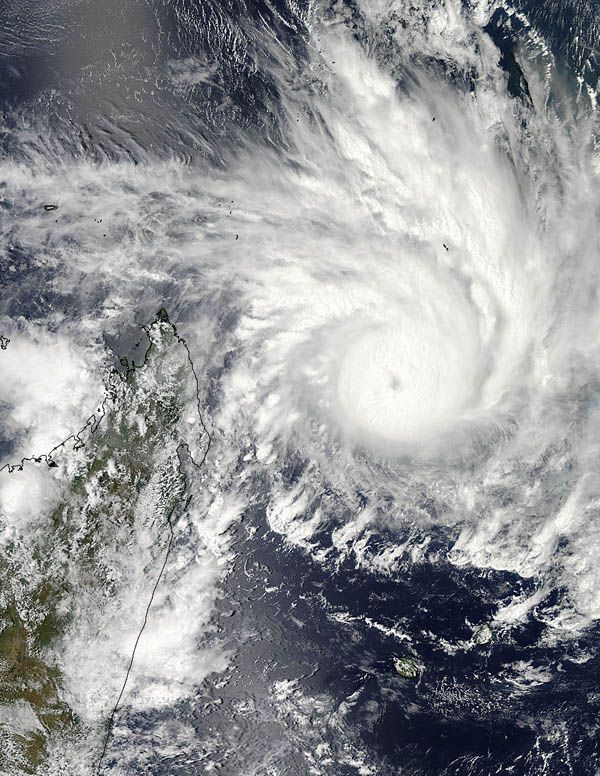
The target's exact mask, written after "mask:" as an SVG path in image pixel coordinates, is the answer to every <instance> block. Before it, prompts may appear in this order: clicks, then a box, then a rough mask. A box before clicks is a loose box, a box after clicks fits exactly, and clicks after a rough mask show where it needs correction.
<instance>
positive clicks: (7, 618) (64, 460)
mask: <svg viewBox="0 0 600 776" xmlns="http://www.w3.org/2000/svg"><path fill="white" fill-rule="evenodd" d="M145 332H146V334H147V336H148V339H149V346H148V350H147V352H146V356H145V361H144V363H143V365H142V366H140V367H130V366H127V369H126V373H125V375H124V376H123V375H120V374H118V373H117V372H116V371H115V372H114V373H113V374H112V375H111V377H110V381H109V386H108V393H107V398H106V400H105V401H104V403H103V405H102V407H101V408H100V411H99V412H97V422H94V423H90V424H88V426H86V428H85V429H84V431H83V432H82V433H81V434H80V435H79V438H75V440H73V439H71V440H69V441H67V442H66V443H65V444H64V445H63V446H62V447H61V448H59V449H58V450H57V451H56V452H54V453H53V454H52V459H48V460H47V461H46V462H45V463H41V464H34V463H24V467H27V466H36V465H37V466H40V467H44V473H45V475H46V476H48V477H50V478H51V479H54V480H55V481H56V483H57V484H58V487H59V493H60V496H59V497H58V503H56V505H55V506H54V508H53V509H51V510H49V511H50V514H40V515H39V517H37V516H36V517H35V518H34V519H32V520H31V521H30V522H28V523H27V522H26V523H24V524H23V525H19V524H17V525H15V524H14V519H13V520H12V522H11V521H10V520H9V519H8V518H7V517H6V516H2V515H0V521H1V523H0V772H2V773H36V771H37V770H38V768H39V766H40V765H41V764H43V762H44V759H45V757H46V756H47V752H48V747H49V742H50V740H51V739H52V738H53V737H54V738H56V737H60V738H61V740H66V738H65V737H72V736H77V735H79V734H80V732H81V730H82V726H84V724H85V721H84V720H82V719H80V718H78V715H77V714H76V713H75V711H74V710H73V709H72V708H70V707H69V705H68V704H67V702H66V701H65V700H64V698H65V697H66V695H67V693H66V692H65V690H66V688H67V685H68V682H69V677H68V676H65V672H64V670H63V667H62V663H61V652H62V650H63V649H64V647H65V644H67V643H68V642H70V641H71V642H72V640H73V639H74V638H81V635H77V636H76V635H74V634H81V633H84V634H85V633H87V632H89V633H90V634H91V635H92V636H93V635H94V634H97V633H99V632H100V631H101V630H102V625H103V621H104V620H103V615H104V616H106V613H107V612H110V611H111V607H112V611H114V610H115V608H116V607H117V606H118V604H119V599H120V596H121V595H122V593H123V592H124V591H125V590H126V588H127V585H128V584H131V581H132V579H133V578H134V577H135V574H137V577H135V578H136V579H139V578H140V574H142V579H144V578H147V583H148V584H147V585H146V586H145V587H144V591H147V595H148V601H149V597H150V594H151V590H152V587H153V584H154V582H155V581H156V579H157V575H158V573H159V570H160V567H161V565H162V563H163V562H164V558H165V553H166V552H167V547H168V543H169V539H170V536H171V527H170V520H171V517H172V515H173V512H174V510H175V509H176V507H177V505H179V504H181V503H182V501H183V499H184V496H185V492H186V478H185V475H184V474H183V472H182V466H181V461H180V458H179V453H180V448H181V446H182V445H183V446H186V447H187V449H188V450H189V452H190V453H191V454H192V456H194V460H195V462H196V463H199V462H200V461H199V460H198V459H199V458H202V456H203V455H204V454H205V452H206V449H207V444H208V435H207V434H206V432H205V429H204V426H203V425H202V421H201V418H200V414H199V412H198V396H197V388H198V386H197V382H196V376H195V373H194V371H193V366H192V363H191V361H190V359H189V354H188V351H187V348H186V346H185V344H184V342H183V341H182V340H181V339H180V338H179V336H178V335H177V332H176V330H175V328H174V327H173V326H172V324H171V323H170V322H169V320H168V317H167V315H166V313H165V312H164V311H161V312H160V313H159V315H158V316H157V318H156V320H155V322H154V323H153V324H152V325H150V326H148V327H145ZM65 401H67V402H68V401H69V397H65ZM48 464H49V466H48ZM0 476H2V477H19V476H20V473H19V472H18V471H16V472H12V473H8V472H6V471H5V472H3V473H2V474H0ZM138 559H139V563H137V561H138ZM132 575H133V576H132ZM82 623H86V626H85V627H84V628H82ZM141 624H142V623H141V622H140V623H139V625H140V627H141ZM86 628H87V630H86ZM84 647H85V644H83V645H82V648H84ZM92 648H93V647H92V645H91V644H90V649H92ZM98 681H99V682H101V681H102V677H101V676H99V677H98ZM71 692H74V693H76V692H77V688H76V687H75V688H71ZM114 700H115V701H116V697H115V699H114ZM74 705H75V704H74ZM107 711H108V710H107Z"/></svg>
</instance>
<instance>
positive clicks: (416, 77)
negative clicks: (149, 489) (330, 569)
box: [0, 0, 600, 684]
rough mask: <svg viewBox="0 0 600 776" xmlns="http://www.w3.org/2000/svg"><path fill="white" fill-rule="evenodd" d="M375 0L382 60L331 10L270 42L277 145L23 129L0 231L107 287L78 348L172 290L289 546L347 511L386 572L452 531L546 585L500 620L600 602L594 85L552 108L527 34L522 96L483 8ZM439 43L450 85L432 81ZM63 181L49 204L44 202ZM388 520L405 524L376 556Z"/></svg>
mask: <svg viewBox="0 0 600 776" xmlns="http://www.w3.org/2000/svg"><path fill="white" fill-rule="evenodd" d="M366 5H367V4H366ZM385 5H386V6H387V4H385ZM380 7H381V8H383V6H381V5H380V4H373V3H370V4H368V9H367V8H365V9H363V10H364V13H365V14H368V16H369V17H370V18H371V21H372V23H373V25H381V24H383V23H384V22H385V23H386V24H388V25H390V26H391V28H392V29H393V34H394V37H393V40H394V41H395V43H394V46H396V48H394V49H393V50H392V53H389V52H388V54H387V55H385V56H384V53H385V52H384V53H382V52H380V51H379V49H378V47H377V41H376V40H374V41H372V49H371V55H367V54H366V53H365V48H366V46H361V45H360V44H359V43H358V42H357V41H356V40H355V39H354V38H352V37H351V36H350V34H349V33H348V32H347V31H345V28H344V26H343V25H341V24H338V23H333V22H332V23H328V24H324V23H319V24H317V23H316V22H315V23H314V25H313V27H312V28H311V49H310V51H311V53H310V59H309V62H308V63H307V64H306V66H305V69H303V70H302V72H299V71H298V69H297V68H296V66H295V65H294V63H293V62H292V61H291V60H290V61H288V60H287V59H286V55H285V54H284V53H282V50H279V49H278V48H277V47H276V46H275V44H273V45H274V48H273V62H274V64H273V71H274V76H275V77H276V78H278V79H279V81H280V85H281V87H282V88H281V91H282V94H283V97H282V99H283V110H284V111H285V115H286V128H287V136H286V150H285V152H281V150H278V151H277V152H276V151H274V150H271V147H270V145H269V143H268V141H267V142H265V143H264V144H260V145H259V144H256V143H254V142H253V141H249V142H248V144H247V147H246V148H244V149H243V151H241V152H238V153H237V154H236V155H235V156H232V157H231V158H230V159H229V160H228V164H227V166H226V168H224V169H221V170H220V171H219V172H215V171H214V170H211V171H209V172H208V173H206V172H205V171H204V170H203V169H201V168H193V167H190V166H185V165H183V164H180V163H179V162H176V161H173V162H164V161H163V162H158V161H153V160H152V159H150V158H149V159H148V161H147V162H146V163H144V164H141V165H138V166H136V167H134V166H133V165H129V164H126V163H120V164H113V163H109V162H106V163H105V164H102V165H93V164H91V163H85V162H82V161H65V162H64V163H63V164H61V165H60V166H59V165H56V164H55V162H53V161H52V158H51V156H50V155H49V154H48V153H47V151H46V150H45V149H46V146H45V145H44V143H45V141H44V139H43V138H42V137H39V136H36V135H35V130H34V129H31V128H29V129H27V130H26V131H25V130H23V132H22V137H23V149H24V153H25V154H26V155H27V157H28V161H27V162H23V161H21V162H6V161H5V162H2V167H1V171H2V177H3V179H4V180H5V181H6V187H5V197H6V198H7V199H8V200H10V202H11V203H12V207H13V208H14V212H15V213H16V214H17V215H18V218H16V219H15V220H14V221H13V223H12V226H11V227H10V228H9V227H8V226H5V227H3V229H2V233H1V235H0V239H1V240H2V243H3V247H5V248H6V247H7V246H8V245H9V244H12V243H18V244H19V245H22V246H24V248H26V249H29V250H31V252H32V253H34V254H35V255H36V256H37V257H38V259H37V260H38V261H39V262H40V264H41V265H42V266H44V267H51V268H52V269H53V271H54V272H55V273H56V275H55V279H54V281H53V282H54V283H55V285H56V288H58V289H59V290H60V291H61V292H62V293H65V294H66V293H72V294H74V295H76V296H77V297H78V298H80V299H85V298H90V299H94V300H98V301H97V306H96V307H94V309H91V310H90V311H89V313H88V314H87V316H86V317H85V321H86V327H85V331H84V332H83V333H84V334H85V337H84V336H82V332H76V331H71V332H70V334H71V336H72V337H73V339H74V340H76V341H77V342H78V345H79V346H81V345H82V342H83V340H85V338H86V337H87V338H88V339H90V340H91V339H92V334H91V332H92V331H95V332H96V335H97V336H98V337H100V335H101V333H102V332H103V331H115V330H118V328H119V326H120V325H121V322H122V321H123V320H124V319H128V318H129V317H130V315H131V310H132V309H134V308H135V306H136V304H137V303H138V302H139V300H140V299H145V300H154V299H156V301H157V302H160V303H162V302H163V301H164V297H163V295H164V293H165V291H164V289H165V288H168V289H169V291H168V295H169V298H170V299H171V301H172V302H174V303H175V304H176V305H177V306H178V307H179V308H180V309H181V310H182V311H183V314H182V317H183V322H182V324H181V330H182V332H183V333H184V334H185V336H186V337H187V338H188V340H189V342H190V347H191V351H192V355H193V357H194V362H195V364H196V368H197V371H198V374H199V375H200V378H201V383H202V386H201V387H202V389H203V390H205V391H208V375H210V374H216V375H217V377H215V378H213V379H214V380H215V381H216V385H214V386H213V391H214V394H215V395H216V397H217V399H216V405H215V407H214V409H213V413H212V418H211V419H210V421H211V427H212V429H213V435H214V440H215V446H214V449H213V452H212V454H213V455H214V456H215V457H216V460H217V461H218V464H217V468H219V467H221V468H226V465H227V466H230V469H231V472H230V473H229V474H223V475H222V477H223V481H227V482H230V483H231V485H230V486H229V487H230V489H231V491H232V495H231V498H238V497H239V499H240V503H242V502H246V501H247V502H249V503H251V502H252V501H253V500H254V499H255V498H256V496H255V494H253V493H252V491H251V488H250V483H253V476H254V475H257V476H260V477H261V478H263V481H265V482H266V483H267V486H268V502H269V503H268V508H267V514H268V517H269V520H270V521H271V525H272V526H273V527H274V528H275V529H276V530H278V531H280V532H281V533H282V534H284V535H286V536H287V537H288V538H289V540H290V541H294V542H297V543H300V544H302V545H303V546H305V547H307V548H309V549H310V547H311V546H312V544H313V543H314V537H315V534H316V532H317V531H318V530H319V529H320V528H322V526H323V525H324V524H325V523H326V522H327V520H328V519H330V518H331V515H332V514H333V515H334V516H335V518H336V519H338V520H339V521H341V522H344V521H345V522H346V523H347V524H346V525H345V526H342V527H338V528H337V530H336V533H335V535H334V547H335V548H336V549H337V550H338V551H344V552H345V551H348V552H349V551H353V552H354V553H355V554H356V557H357V559H358V561H359V562H361V563H365V564H367V565H369V564H370V565H371V566H372V567H373V568H374V569H376V570H377V571H379V572H380V571H388V572H393V571H394V569H396V568H397V567H398V564H399V563H400V561H401V560H402V559H403V558H411V559H413V560H428V559H431V560H435V557H433V556H432V557H431V558H429V556H428V533H429V532H430V531H431V530H433V529H435V528H443V529H444V530H448V531H449V532H450V535H451V543H452V544H453V547H452V550H451V552H450V556H449V557H450V559H451V561H452V562H454V563H456V564H476V565H478V566H481V567H490V568H495V569H504V570H511V571H515V572H516V573H518V574H521V575H523V576H526V577H533V578H535V579H537V580H538V582H539V584H538V592H537V593H536V596H537V597H534V598H533V599H531V600H530V601H529V602H527V601H514V602H512V603H511V606H512V608H511V606H509V607H506V608H505V609H504V610H502V611H501V612H499V613H498V621H499V623H502V624H508V625H509V624H510V623H511V622H513V621H515V620H516V619H519V618H523V617H526V616H527V613H528V610H529V608H531V606H534V605H537V604H538V603H539V602H540V601H542V600H543V598H544V595H546V594H547V593H548V592H549V591H551V590H552V589H557V588H560V589H563V590H566V591H567V593H566V597H565V598H564V600H563V601H562V602H561V605H560V607H558V608H557V609H556V610H554V611H552V612H549V613H548V619H549V620H551V622H552V623H553V624H554V625H555V626H556V628H557V631H560V632H561V633H562V632H564V631H565V629H566V630H575V631H576V630H577V629H579V628H581V627H582V626H584V625H586V624H589V623H590V622H592V621H593V620H595V619H597V618H598V617H599V616H600V596H599V595H598V594H597V592H596V591H597V590H600V584H599V583H600V579H599V572H598V570H597V563H596V560H595V559H596V557H597V554H598V551H600V537H599V536H598V530H597V528H595V527H594V526H595V525H597V524H598V521H597V514H596V513H597V510H598V504H599V502H598V494H599V493H600V482H599V481H598V475H597V471H598V463H599V450H598V442H597V439H598V438H599V437H598V433H597V432H598V426H599V415H598V400H597V397H598V386H599V385H600V367H599V366H598V365H599V364H600V360H599V356H600V352H599V342H598V331H600V326H599V324H600V320H599V310H600V308H599V307H598V305H597V295H598V269H597V260H596V255H597V248H598V244H597V225H596V213H597V209H598V203H599V200H598V191H599V188H598V169H599V168H598V159H597V155H596V151H595V149H594V145H593V142H592V139H593V131H594V127H595V114H594V110H593V105H590V106H589V107H587V108H586V109H584V108H583V107H580V108H577V107H576V106H574V108H573V110H574V111H578V112H577V114H576V115H577V118H576V119H574V118H572V117H569V116H568V115H566V116H565V115H562V116H559V115H558V114H557V112H556V110H555V109H554V108H553V106H552V104H551V103H550V102H549V100H548V96H549V89H550V86H551V81H552V74H553V68H554V65H553V63H552V60H551V58H550V56H549V55H548V53H547V52H546V51H545V49H544V47H543V46H542V45H541V44H540V42H539V40H538V39H537V38H536V37H535V36H534V35H531V37H530V39H529V42H528V44H529V49H527V53H526V54H524V55H523V56H524V59H523V62H522V65H523V69H524V70H525V71H526V72H527V77H528V82H529V85H530V93H531V96H532V103H531V105H525V104H524V103H523V104H521V103H520V102H518V101H517V100H514V99H511V98H509V97H508V96H507V93H506V75H505V74H504V73H503V72H502V70H501V69H500V68H499V66H498V60H499V53H498V51H497V49H496V48H495V47H494V46H493V44H492V43H491V41H490V40H489V39H488V38H487V37H486V36H485V35H484V34H483V33H482V32H481V26H482V24H484V23H485V21H486V18H487V16H488V15H489V11H488V10H487V9H486V7H485V6H484V5H480V6H477V7H476V8H475V10H474V11H473V12H472V13H471V14H466V13H465V12H464V8H463V7H462V5H461V4H460V3H454V2H452V1H450V0H449V2H447V3H446V4H445V5H444V6H440V8H439V9H438V10H436V11H435V13H433V12H432V13H429V14H428V19H429V21H428V22H427V24H426V25H425V22H421V21H419V19H420V17H419V14H414V15H413V16H411V18H413V17H414V19H415V22H414V24H413V26H412V27H408V28H405V27H402V26H401V25H399V24H395V26H394V14H393V8H392V10H391V11H390V12H389V13H388V11H387V10H386V9H385V8H384V10H382V11H381V12H380V11H379V10H378V8H380ZM461 9H462V10H461ZM384 15H385V17H386V18H385V19H384V18H383V17H384ZM423 25H425V26H423ZM373 52H374V53H375V54H376V55H377V56H375V55H374V54H373ZM399 52H401V53H399ZM394 57H397V58H399V61H398V62H396V61H395V59H394ZM427 58H432V59H433V58H438V59H441V60H444V61H445V62H447V63H449V65H448V66H449V69H450V70H452V68H453V69H454V72H455V73H456V74H457V77H456V81H455V83H452V82H451V81H449V83H448V84H447V85H441V84H440V82H439V81H436V80H435V79H432V78H429V77H428V75H427V72H428V71H427V67H425V66H419V64H418V63H419V61H425V60H426V59H427ZM397 64H398V65H401V68H400V69H401V74H402V81H403V83H402V86H399V85H398V82H397V81H398V78H399V76H398V73H396V74H395V75H394V74H393V71H394V67H395V65H397ZM170 67H171V69H173V71H174V72H176V73H177V78H178V79H179V80H181V78H183V77H184V69H182V68H177V67H176V66H175V65H173V64H172V63H171V65H170ZM185 67H186V69H190V68H192V65H191V64H190V62H189V61H188V60H186V63H185ZM192 69H193V68H192ZM290 73H291V74H290ZM461 73H462V74H464V73H469V74H470V76H471V77H472V80H473V88H472V89H471V90H469V89H465V88H462V87H461V86H460V83H461V81H460V78H459V76H460V74H461ZM566 105H567V101H566V99H565V106H566ZM563 107H564V106H563ZM563 112H564V114H567V113H568V111H567V109H566V107H564V111H563ZM434 119H435V120H434ZM54 199H56V200H57V202H58V204H59V205H60V209H59V214H60V217H59V218H58V219H56V222H55V221H51V220H49V219H48V218H47V217H45V215H44V214H43V213H41V212H40V209H39V207H38V206H37V203H39V202H40V201H48V200H50V201H53V200H54ZM100 219H102V220H101V222H100ZM148 303H150V302H148ZM228 316H229V318H228ZM226 318H228V320H230V323H229V324H228V325H227V326H225V324H224V323H223V321H224V320H225V319H226ZM17 417H18V414H15V418H17ZM15 422H16V421H15ZM292 454H293V455H294V456H295V457H296V458H297V459H298V460H299V461H301V466H300V467H299V474H298V476H297V478H296V479H295V481H293V482H291V481H288V480H287V479H286V477H285V476H284V474H283V471H284V470H285V468H286V465H287V462H288V461H289V460H290V455H292ZM240 466H242V470H243V475H242V476H240V477H233V475H232V474H231V473H232V472H234V471H236V470H237V469H236V467H240ZM325 486H327V487H325ZM432 503H433V504H434V506H435V508H434V509H432V508H429V507H427V508H426V507H425V505H426V504H432ZM377 526H385V527H386V528H387V529H390V528H391V529H393V530H396V529H397V531H398V533H399V535H400V534H401V535H402V537H403V539H402V542H401V543H399V544H398V547H395V548H388V549H387V550H386V551H385V552H383V553H381V554H379V555H377V556H373V555H372V554H371V555H369V551H368V542H367V538H368V536H369V532H370V531H371V530H373V531H375V530H377ZM407 536H408V538H407ZM411 537H412V538H411ZM436 557H437V556H436ZM192 576H193V575H191V576H190V579H191V578H192ZM171 647H172V645H171ZM184 662H185V661H184ZM157 684H159V683H158V682H157Z"/></svg>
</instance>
